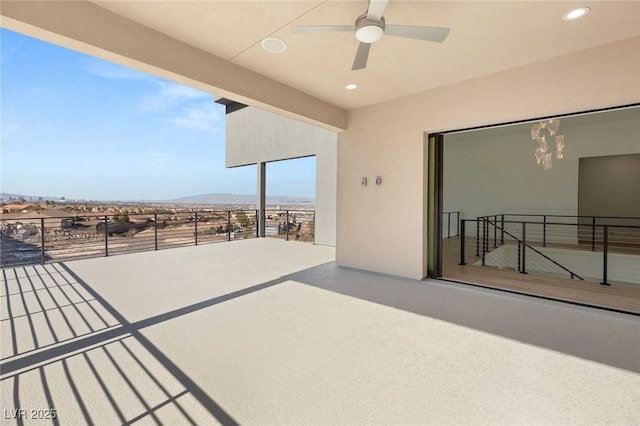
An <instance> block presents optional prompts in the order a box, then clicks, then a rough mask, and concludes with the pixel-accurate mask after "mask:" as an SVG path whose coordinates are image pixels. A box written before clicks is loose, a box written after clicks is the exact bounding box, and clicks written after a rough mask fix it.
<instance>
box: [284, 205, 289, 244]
mask: <svg viewBox="0 0 640 426" xmlns="http://www.w3.org/2000/svg"><path fill="white" fill-rule="evenodd" d="M285 231H286V235H287V236H286V237H285V239H286V240H287V241H289V210H287V225H286V226H285Z"/></svg>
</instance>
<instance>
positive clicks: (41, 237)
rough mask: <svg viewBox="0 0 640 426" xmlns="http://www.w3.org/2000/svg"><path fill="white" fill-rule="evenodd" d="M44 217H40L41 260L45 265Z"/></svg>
mask: <svg viewBox="0 0 640 426" xmlns="http://www.w3.org/2000/svg"><path fill="white" fill-rule="evenodd" d="M44 243H45V241H44V217H41V218H40V245H41V246H42V247H40V262H41V263H42V264H43V265H44V257H45V247H44Z"/></svg>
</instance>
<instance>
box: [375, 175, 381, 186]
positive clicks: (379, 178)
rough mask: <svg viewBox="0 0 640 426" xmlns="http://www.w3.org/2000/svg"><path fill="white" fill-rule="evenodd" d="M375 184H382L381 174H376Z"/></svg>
mask: <svg viewBox="0 0 640 426" xmlns="http://www.w3.org/2000/svg"><path fill="white" fill-rule="evenodd" d="M376 185H382V176H376Z"/></svg>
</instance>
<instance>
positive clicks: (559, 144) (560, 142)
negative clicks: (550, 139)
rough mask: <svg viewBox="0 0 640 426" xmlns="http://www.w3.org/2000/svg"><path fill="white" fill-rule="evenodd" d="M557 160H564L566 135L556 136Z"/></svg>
mask: <svg viewBox="0 0 640 426" xmlns="http://www.w3.org/2000/svg"><path fill="white" fill-rule="evenodd" d="M556 158H558V159H560V160H561V159H563V158H564V135H558V136H556Z"/></svg>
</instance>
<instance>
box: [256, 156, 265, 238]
mask: <svg viewBox="0 0 640 426" xmlns="http://www.w3.org/2000/svg"><path fill="white" fill-rule="evenodd" d="M257 168H258V187H257V194H258V199H257V200H256V210H258V217H257V218H256V219H257V221H258V223H257V226H258V236H260V237H264V236H265V218H266V212H265V209H266V196H265V194H266V187H267V185H266V176H267V173H266V172H267V163H264V162H259V163H258V167H257Z"/></svg>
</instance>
